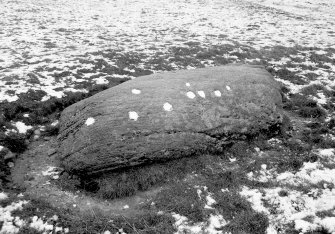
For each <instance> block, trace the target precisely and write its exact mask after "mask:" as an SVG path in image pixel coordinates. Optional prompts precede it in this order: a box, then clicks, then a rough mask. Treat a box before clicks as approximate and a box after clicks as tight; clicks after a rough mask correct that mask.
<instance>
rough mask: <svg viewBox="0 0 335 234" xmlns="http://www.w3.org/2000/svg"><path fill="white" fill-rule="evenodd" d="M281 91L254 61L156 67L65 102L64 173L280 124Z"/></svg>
mask: <svg viewBox="0 0 335 234" xmlns="http://www.w3.org/2000/svg"><path fill="white" fill-rule="evenodd" d="M281 101H282V100H281V94H280V92H279V87H278V84H277V83H276V82H275V81H274V79H273V78H272V77H271V75H270V74H269V73H268V72H267V71H266V70H265V69H263V68H261V67H259V66H250V65H227V66H221V67H212V68H203V69H195V70H186V71H176V72H167V73H159V74H154V75H149V76H143V77H139V78H137V79H134V80H131V81H128V82H125V83H123V84H120V85H118V86H116V87H113V88H110V89H108V90H105V91H103V92H101V93H98V94H96V95H94V96H92V97H90V98H88V99H85V100H82V101H80V102H78V103H76V104H74V105H72V106H70V107H68V108H66V109H65V110H64V111H63V113H62V116H61V119H60V134H59V136H58V143H59V149H58V151H59V152H58V153H59V157H60V160H61V162H62V164H63V166H64V167H65V169H66V170H67V171H71V172H74V173H79V174H94V173H101V172H105V171H110V170H115V169H119V168H124V167H130V166H135V165H140V164H143V163H148V162H155V161H163V160H169V159H174V158H180V157H185V156H191V155H194V154H196V153H201V152H203V153H205V152H213V151H214V152H217V151H220V150H222V145H223V144H225V143H227V142H229V141H231V140H235V139H243V137H245V136H246V135H248V136H250V135H255V134H257V133H259V132H260V131H266V130H268V129H270V127H273V126H278V125H280V124H281V122H282V119H283V113H282V109H281V104H282V103H281Z"/></svg>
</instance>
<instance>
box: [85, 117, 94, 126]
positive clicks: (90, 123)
mask: <svg viewBox="0 0 335 234" xmlns="http://www.w3.org/2000/svg"><path fill="white" fill-rule="evenodd" d="M94 122H95V119H94V118H92V117H89V118H87V120H86V122H85V124H86V126H90V125H92V124H94Z"/></svg>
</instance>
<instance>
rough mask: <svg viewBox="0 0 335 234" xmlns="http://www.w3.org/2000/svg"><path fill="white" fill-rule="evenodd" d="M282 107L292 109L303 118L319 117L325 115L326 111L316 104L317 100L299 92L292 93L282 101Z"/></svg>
mask: <svg viewBox="0 0 335 234" xmlns="http://www.w3.org/2000/svg"><path fill="white" fill-rule="evenodd" d="M284 109H286V110H290V111H294V112H296V113H297V114H298V115H300V116H301V117H304V118H319V119H322V118H324V117H325V116H326V114H327V113H326V111H325V110H324V109H322V108H321V107H319V106H318V104H317V102H316V101H314V100H312V99H309V98H307V97H306V96H304V95H301V94H293V95H291V96H290V99H289V100H287V101H286V103H284Z"/></svg>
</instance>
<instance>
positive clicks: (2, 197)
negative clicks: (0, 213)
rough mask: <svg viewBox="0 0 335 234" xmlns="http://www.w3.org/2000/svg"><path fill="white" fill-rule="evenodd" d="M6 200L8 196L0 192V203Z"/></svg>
mask: <svg viewBox="0 0 335 234" xmlns="http://www.w3.org/2000/svg"><path fill="white" fill-rule="evenodd" d="M7 198H8V195H7V194H6V193H4V192H0V201H1V200H5V199H7Z"/></svg>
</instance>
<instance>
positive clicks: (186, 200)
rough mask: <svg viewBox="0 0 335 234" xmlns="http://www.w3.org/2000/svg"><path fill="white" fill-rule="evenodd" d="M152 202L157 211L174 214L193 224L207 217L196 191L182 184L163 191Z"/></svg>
mask: <svg viewBox="0 0 335 234" xmlns="http://www.w3.org/2000/svg"><path fill="white" fill-rule="evenodd" d="M154 201H155V206H156V208H157V209H158V210H162V211H164V212H174V213H177V214H180V215H182V216H185V217H187V218H188V219H189V220H191V221H194V222H201V221H204V220H205V219H206V217H207V215H206V212H205V210H204V206H205V204H204V202H202V201H201V200H200V199H199V197H198V194H197V190H196V189H195V188H193V187H190V186H189V185H188V184H186V183H183V182H180V183H176V184H173V186H171V187H168V188H166V189H163V190H162V191H161V192H160V193H159V194H158V195H157V196H156V197H155V200H154Z"/></svg>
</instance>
